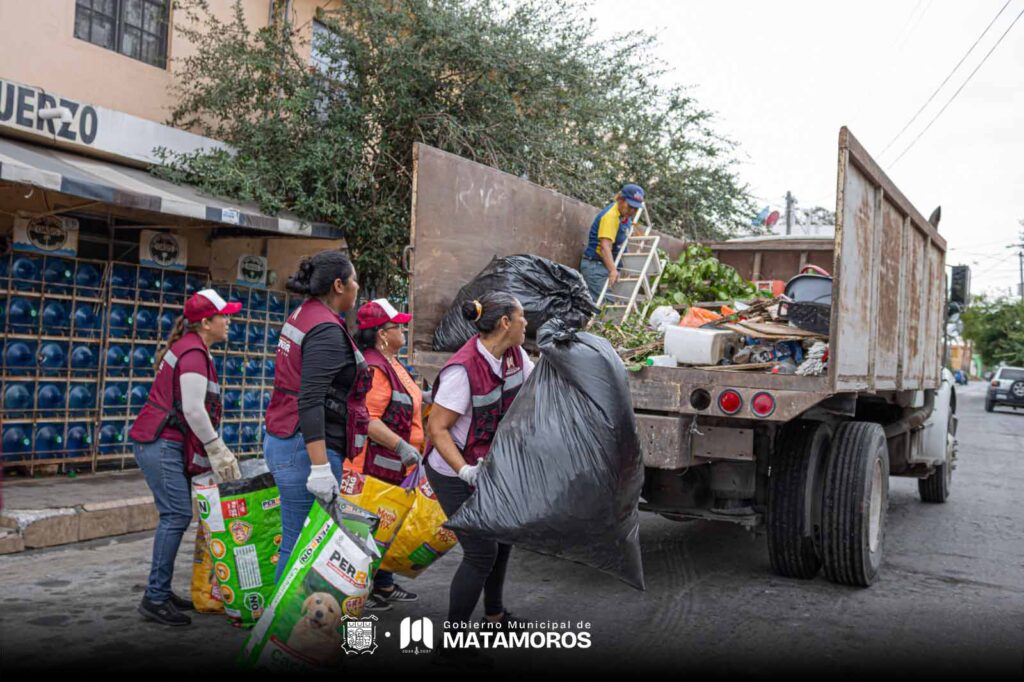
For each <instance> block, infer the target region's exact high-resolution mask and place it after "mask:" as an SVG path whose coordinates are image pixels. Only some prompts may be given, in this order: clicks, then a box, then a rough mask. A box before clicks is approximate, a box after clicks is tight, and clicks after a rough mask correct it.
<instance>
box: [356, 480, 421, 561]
mask: <svg viewBox="0 0 1024 682" xmlns="http://www.w3.org/2000/svg"><path fill="white" fill-rule="evenodd" d="M341 496H342V497H343V498H344V499H346V500H348V501H349V502H351V503H352V504H354V505H356V506H358V507H361V508H363V509H366V510H367V511H370V512H372V513H373V514H374V515H376V516H377V518H379V519H380V524H379V525H378V526H377V530H376V532H375V533H374V534H373V538H374V539H375V540H376V541H377V548H378V549H379V550H380V553H381V555H383V554H384V552H385V551H386V550H387V548H388V545H390V544H391V541H392V540H393V539H394V537H395V533H396V532H397V531H398V529H399V528H400V527H401V525H402V521H404V520H405V517H406V516H407V515H408V514H409V509H410V508H412V503H413V501H414V500H415V499H416V496H415V495H414V494H413V491H411V490H406V489H405V488H402V487H401V486H397V485H394V484H392V483H385V482H384V481H382V480H380V479H379V478H374V477H373V476H368V475H366V474H363V473H360V472H358V471H356V470H354V469H350V468H347V467H346V468H345V471H344V473H343V474H342V476H341Z"/></svg>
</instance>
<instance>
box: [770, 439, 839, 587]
mask: <svg viewBox="0 0 1024 682" xmlns="http://www.w3.org/2000/svg"><path fill="white" fill-rule="evenodd" d="M831 444H832V430H831V429H830V428H829V427H828V425H826V424H822V423H819V422H810V421H798V422H793V423H791V424H787V425H786V427H785V428H784V429H783V430H782V433H781V435H780V438H779V442H778V445H777V446H776V448H775V453H774V454H773V455H772V459H771V471H770V475H769V477H768V513H767V523H766V526H767V530H768V558H769V559H770V560H771V564H772V570H773V571H775V572H776V573H778V574H779V575H781V576H785V577H787V578H802V579H805V580H807V579H810V578H813V577H814V576H816V575H817V574H818V571H819V570H820V569H821V557H820V554H819V551H818V548H817V544H818V543H817V533H818V526H819V524H820V522H821V489H822V485H823V482H824V478H825V466H826V464H827V461H828V454H829V448H830V447H831Z"/></svg>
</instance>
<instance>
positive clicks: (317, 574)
mask: <svg viewBox="0 0 1024 682" xmlns="http://www.w3.org/2000/svg"><path fill="white" fill-rule="evenodd" d="M346 505H348V503H341V504H334V505H331V512H330V513H329V512H328V510H327V508H326V507H325V506H324V505H322V504H320V503H316V504H314V505H313V508H312V509H310V512H309V516H308V517H307V518H306V523H305V526H304V527H303V529H302V533H301V534H300V535H299V539H298V541H297V542H296V543H295V549H294V550H292V554H291V558H290V559H289V560H288V566H287V567H286V568H285V572H284V574H283V575H282V576H281V582H280V583H279V584H278V586H277V591H276V592H274V595H273V598H272V599H271V600H270V603H269V606H268V607H267V609H266V611H264V613H263V616H262V617H261V618H260V620H259V622H258V623H256V627H255V628H253V630H252V632H251V633H250V634H249V638H248V639H247V640H246V642H245V645H244V646H243V647H242V653H241V655H240V657H239V660H240V663H241V664H242V665H243V666H246V667H257V668H268V669H272V670H277V671H286V672H301V671H304V670H312V669H316V668H320V667H324V666H329V665H330V664H332V663H334V662H336V661H337V660H338V658H339V657H340V656H343V655H344V651H343V650H342V646H341V643H342V637H343V622H344V621H343V619H344V618H345V617H346V616H350V617H355V618H358V617H359V616H361V615H362V613H363V605H364V604H365V602H366V597H367V595H368V594H369V592H370V588H371V586H372V580H373V574H372V565H373V563H374V562H375V560H376V559H377V558H378V557H377V548H376V543H375V542H374V539H373V529H374V528H375V527H376V525H377V524H376V521H375V520H374V519H373V517H372V515H370V514H367V513H366V512H365V511H363V510H358V511H357V510H356V509H351V508H346ZM343 509H346V510H345V511H342V510H343ZM343 516H344V518H343ZM353 528H355V529H356V530H353ZM360 533H361V534H360Z"/></svg>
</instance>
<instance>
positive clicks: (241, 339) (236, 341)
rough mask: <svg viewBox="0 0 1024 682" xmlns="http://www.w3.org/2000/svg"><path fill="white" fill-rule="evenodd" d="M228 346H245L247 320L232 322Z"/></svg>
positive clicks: (239, 347)
mask: <svg viewBox="0 0 1024 682" xmlns="http://www.w3.org/2000/svg"><path fill="white" fill-rule="evenodd" d="M228 346H229V347H230V348H238V349H241V348H244V347H245V322H232V323H231V326H230V327H228Z"/></svg>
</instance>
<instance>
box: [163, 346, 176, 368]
mask: <svg viewBox="0 0 1024 682" xmlns="http://www.w3.org/2000/svg"><path fill="white" fill-rule="evenodd" d="M164 362H166V363H167V366H168V367H170V368H171V369H174V368H175V367H177V366H178V356H177V355H175V354H174V351H172V350H171V349H170V348H168V349H167V352H166V353H164Z"/></svg>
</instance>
